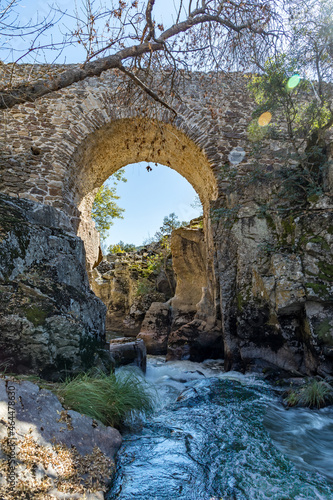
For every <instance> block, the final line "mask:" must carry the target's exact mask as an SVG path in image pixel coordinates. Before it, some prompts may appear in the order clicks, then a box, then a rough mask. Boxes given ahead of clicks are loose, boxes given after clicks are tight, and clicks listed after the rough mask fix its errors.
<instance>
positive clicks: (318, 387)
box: [285, 379, 333, 408]
mask: <svg viewBox="0 0 333 500" xmlns="http://www.w3.org/2000/svg"><path fill="white" fill-rule="evenodd" d="M332 401H333V391H332V388H330V386H329V385H328V384H327V383H326V382H323V381H319V382H318V380H316V379H312V380H310V381H308V382H307V383H306V384H305V385H304V386H303V387H300V388H299V389H297V390H290V391H289V393H288V396H287V397H286V399H285V402H286V403H287V405H288V406H296V405H300V406H307V407H308V408H323V407H324V406H326V405H328V404H330V403H331V402H332Z"/></svg>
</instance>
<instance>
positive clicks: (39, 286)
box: [0, 195, 109, 379]
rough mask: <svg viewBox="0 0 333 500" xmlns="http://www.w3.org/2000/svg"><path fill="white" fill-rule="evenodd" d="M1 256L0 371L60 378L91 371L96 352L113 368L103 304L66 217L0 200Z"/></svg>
mask: <svg viewBox="0 0 333 500" xmlns="http://www.w3.org/2000/svg"><path fill="white" fill-rule="evenodd" d="M0 257H1V259H0V295H1V298H0V364H1V368H2V369H7V370H8V371H13V372H16V373H27V372H32V373H38V374H40V375H41V376H43V377H46V378H53V379H56V378H59V377H60V376H61V375H66V374H70V373H73V372H74V373H75V372H77V371H79V370H82V369H86V368H88V367H89V366H91V365H92V364H93V363H94V362H96V361H97V359H98V358H99V355H98V352H100V353H101V355H102V357H103V358H104V361H105V363H106V365H109V360H108V356H107V355H106V354H105V351H103V347H104V341H105V337H104V333H105V327H104V322H105V306H104V304H103V303H102V302H101V301H100V300H99V299H98V298H97V297H96V296H95V295H94V294H93V292H91V290H90V288H89V282H88V278H87V274H86V268H85V265H86V264H85V252H84V247H83V243H82V241H81V240H80V238H78V237H77V236H76V235H75V234H74V233H73V232H72V231H71V225H70V222H69V220H68V218H67V217H66V216H65V215H64V214H63V213H62V212H60V211H58V210H56V209H54V208H52V207H50V206H44V205H41V204H39V203H35V202H31V201H28V200H17V199H13V198H10V197H6V196H3V195H2V196H0ZM96 356H97V357H96ZM99 359H100V358H99Z"/></svg>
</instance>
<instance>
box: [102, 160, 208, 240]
mask: <svg viewBox="0 0 333 500" xmlns="http://www.w3.org/2000/svg"><path fill="white" fill-rule="evenodd" d="M146 166H147V163H137V164H132V165H128V166H127V167H125V177H126V178H127V182H126V183H125V182H120V183H119V184H118V185H117V194H118V195H119V196H120V200H118V205H119V206H120V207H121V208H125V213H124V219H116V220H115V221H114V225H113V226H112V227H111V229H110V236H109V237H108V238H107V240H106V246H109V245H110V244H114V243H118V242H119V241H120V240H122V241H124V242H125V243H134V244H135V245H141V244H142V243H143V241H144V240H145V239H147V238H149V237H152V236H154V234H155V232H156V231H157V230H158V229H159V228H160V226H161V225H162V223H163V218H164V217H165V216H166V215H169V214H170V213H171V212H175V214H176V215H177V216H178V218H179V220H180V221H183V220H186V221H189V220H191V219H194V218H195V217H197V216H198V215H200V209H199V208H192V207H191V204H192V203H193V202H194V199H195V196H196V192H195V191H194V189H193V188H192V186H191V184H189V182H187V180H186V179H185V178H184V177H182V176H181V175H180V174H178V172H175V171H174V170H172V169H171V168H169V167H165V166H164V165H158V166H157V167H156V166H155V165H154V164H150V166H151V167H152V171H151V172H147V170H146V168H145V167H146Z"/></svg>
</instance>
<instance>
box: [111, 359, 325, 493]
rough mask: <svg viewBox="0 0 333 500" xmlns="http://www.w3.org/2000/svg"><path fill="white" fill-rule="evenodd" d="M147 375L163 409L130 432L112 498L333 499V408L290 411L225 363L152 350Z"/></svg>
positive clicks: (258, 381) (133, 425)
mask: <svg viewBox="0 0 333 500" xmlns="http://www.w3.org/2000/svg"><path fill="white" fill-rule="evenodd" d="M124 369H125V370H126V369H128V368H124ZM146 380H147V382H148V383H149V384H151V386H152V387H154V388H155V389H154V390H156V396H157V398H158V403H157V407H156V410H155V412H154V414H153V415H151V416H150V417H147V418H145V419H142V420H141V421H138V420H133V421H132V422H131V430H130V431H127V432H126V433H124V434H123V437H124V441H123V445H122V448H121V449H120V452H119V455H118V460H117V474H116V477H115V481H114V484H113V488H112V490H111V491H110V492H109V494H108V496H107V498H108V500H116V499H119V500H130V499H133V500H134V499H135V500H162V499H165V500H166V499H167V500H178V499H179V500H220V499H223V500H235V499H236V500H266V499H273V500H291V499H295V500H301V499H302V500H303V499H309V500H313V499H323V500H332V499H333V407H329V408H325V409H322V410H311V411H310V410H306V409H300V408H297V409H289V410H286V409H284V408H283V407H282V405H281V403H280V400H279V398H278V397H277V396H276V395H275V393H274V391H273V389H272V387H271V386H270V385H269V384H267V383H266V382H264V381H263V380H261V379H260V378H259V377H255V376H246V375H242V374H239V373H236V372H229V373H223V371H222V368H221V365H219V363H218V362H216V361H208V362H205V363H191V362H187V361H175V362H168V363H165V362H164V359H163V358H161V357H150V359H149V361H148V367H147V374H146Z"/></svg>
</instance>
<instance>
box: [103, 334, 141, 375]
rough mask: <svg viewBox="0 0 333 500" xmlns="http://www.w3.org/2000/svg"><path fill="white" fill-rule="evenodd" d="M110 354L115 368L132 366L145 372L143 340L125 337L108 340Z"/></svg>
mask: <svg viewBox="0 0 333 500" xmlns="http://www.w3.org/2000/svg"><path fill="white" fill-rule="evenodd" d="M110 353H111V356H112V358H113V360H114V363H115V366H117V367H118V366H123V365H128V364H134V365H136V366H138V367H139V368H141V370H142V371H143V372H144V373H145V372H146V363H147V350H146V346H145V343H144V341H143V340H140V339H139V340H133V339H131V338H127V337H123V338H118V339H113V340H110Z"/></svg>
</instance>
